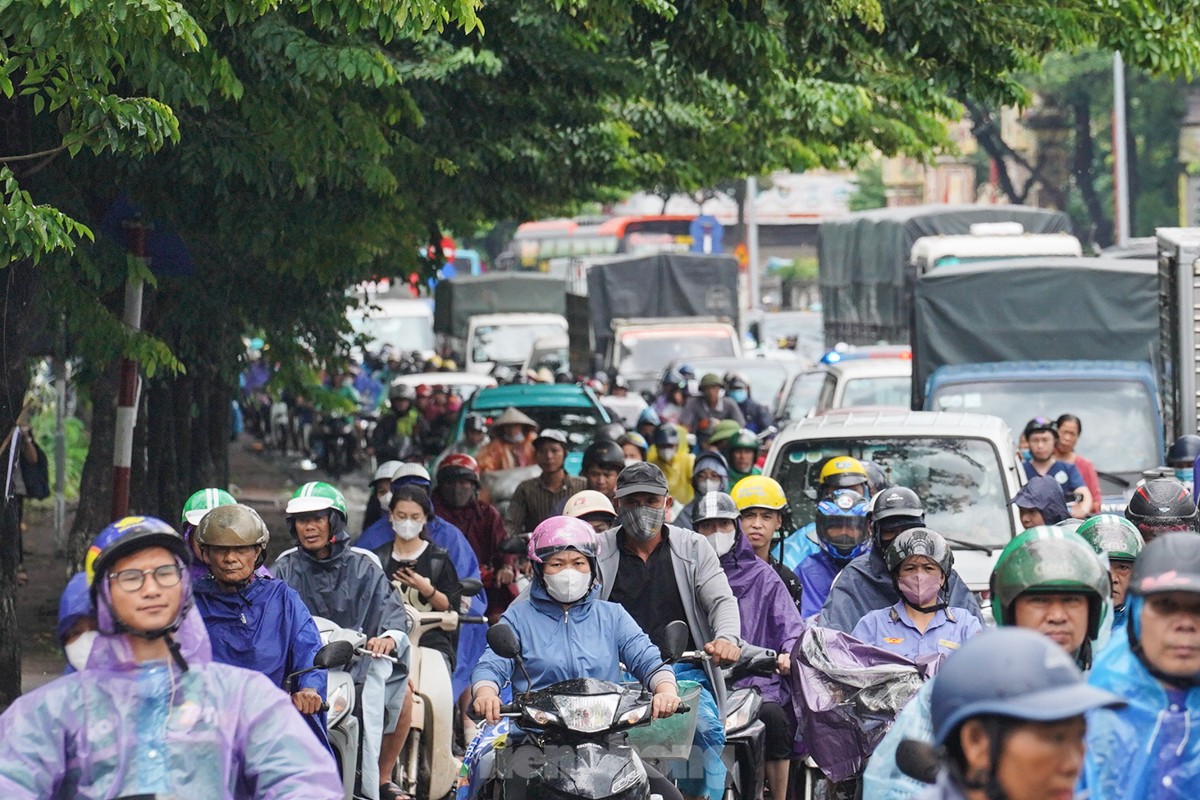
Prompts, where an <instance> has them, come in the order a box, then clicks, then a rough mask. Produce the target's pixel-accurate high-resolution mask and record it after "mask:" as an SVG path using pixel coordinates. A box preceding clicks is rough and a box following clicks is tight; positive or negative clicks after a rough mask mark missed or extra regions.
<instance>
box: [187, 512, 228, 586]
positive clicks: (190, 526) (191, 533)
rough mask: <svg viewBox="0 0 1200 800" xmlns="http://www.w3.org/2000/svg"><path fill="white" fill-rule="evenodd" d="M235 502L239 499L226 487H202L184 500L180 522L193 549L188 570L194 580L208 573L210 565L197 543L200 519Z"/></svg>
mask: <svg viewBox="0 0 1200 800" xmlns="http://www.w3.org/2000/svg"><path fill="white" fill-rule="evenodd" d="M235 503H237V500H235V499H234V497H233V495H231V494H230V493H229V492H227V491H225V490H224V489H201V490H200V491H198V492H193V493H192V494H191V496H189V497H188V499H187V500H185V501H184V503H183V514H182V515H181V516H180V519H179V524H180V525H181V526H182V527H181V530H182V531H183V540H184V541H185V542H187V543H188V547H189V548H191V551H192V563H191V565H190V566H189V567H188V571H189V572H191V573H192V580H198V579H200V578H203V577H204V576H205V575H207V574H208V565H207V564H205V563H204V561H203V560H202V559H201V558H200V545H199V544H197V543H196V539H195V533H196V526H197V525H199V524H200V520H202V519H204V515H205V514H207V513H208V512H209V511H212V510H213V509H214V508H217V507H218V506H231V505H234V504H235Z"/></svg>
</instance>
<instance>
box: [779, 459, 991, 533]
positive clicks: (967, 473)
mask: <svg viewBox="0 0 1200 800" xmlns="http://www.w3.org/2000/svg"><path fill="white" fill-rule="evenodd" d="M844 455H850V456H853V457H854V458H857V459H859V460H860V461H864V462H865V461H874V462H875V463H876V464H878V465H879V466H880V467H882V468H883V471H884V473H885V474H886V475H887V476H888V479H889V480H890V481H891V482H892V483H895V484H897V485H900V486H907V487H908V488H910V489H912V490H913V491H914V492H916V493H917V495H918V496H919V497H920V498H921V501H922V502H923V503H924V504H925V522H926V525H928V526H929V527H930V528H932V529H933V530H935V531H938V532H939V533H941V534H944V535H945V536H947V537H949V538H951V539H958V540H960V541H964V542H972V543H975V544H980V545H987V546H993V545H994V546H999V547H1003V546H1004V544H1005V543H1007V542H1008V540H1009V539H1011V538H1012V536H1013V534H1014V530H1013V522H1012V515H1011V513H1010V510H1009V506H1008V499H1009V498H1008V496H1007V494H1006V492H1005V489H1004V479H1003V471H1002V469H1001V456H1000V454H999V453H997V452H996V449H995V448H994V447H993V446H992V445H991V443H989V442H988V441H987V440H984V439H966V438H958V437H899V436H897V437H877V438H872V437H864V438H855V439H851V440H846V439H842V440H838V439H823V440H820V441H816V442H801V441H797V442H792V443H790V444H787V445H785V449H784V451H783V452H782V453H780V457H779V459H778V461H777V462H776V464H775V470H774V476H773V477H774V478H775V479H776V480H777V481H779V483H780V484H781V485H782V486H783V490H784V492H785V493H786V494H787V497H788V505H789V507H790V508H791V512H792V520H793V522H794V523H795V525H796V527H797V529H799V528H801V527H803V526H805V525H807V524H808V523H810V522H812V521H813V504H814V501H813V500H812V499H811V498H810V497H809V490H812V492H813V493H814V494H815V490H816V487H817V480H818V477H819V476H820V473H821V468H822V467H823V466H824V465H825V462H826V461H827V460H828V459H829V458H830V457H831V456H844Z"/></svg>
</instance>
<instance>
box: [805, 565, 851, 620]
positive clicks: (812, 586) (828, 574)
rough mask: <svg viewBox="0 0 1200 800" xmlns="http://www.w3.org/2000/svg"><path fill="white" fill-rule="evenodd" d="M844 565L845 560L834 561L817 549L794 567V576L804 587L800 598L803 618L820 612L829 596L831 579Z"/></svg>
mask: <svg viewBox="0 0 1200 800" xmlns="http://www.w3.org/2000/svg"><path fill="white" fill-rule="evenodd" d="M845 565H846V562H844V561H834V560H833V556H831V555H829V553H826V552H825V551H824V550H818V551H817V552H815V553H813V554H812V555H810V556H809V557H808V558H806V559H804V560H803V561H801V562H800V566H798V567H796V576H797V577H799V578H800V586H801V587H802V588H803V589H804V596H803V597H801V599H800V613H801V614H803V615H804V618H805V619H808V618H809V617H812V616H815V615H816V614H817V613H819V612H820V610H821V606H823V605H825V598H827V597H829V589H830V587H831V586H833V579H834V578H836V577H837V576H838V573H839V572H841V571H842V567H844V566H845Z"/></svg>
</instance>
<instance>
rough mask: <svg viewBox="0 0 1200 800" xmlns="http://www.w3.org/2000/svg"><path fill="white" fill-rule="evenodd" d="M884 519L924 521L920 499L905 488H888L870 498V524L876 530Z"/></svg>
mask: <svg viewBox="0 0 1200 800" xmlns="http://www.w3.org/2000/svg"><path fill="white" fill-rule="evenodd" d="M885 519H905V520H915V521H918V522H924V521H925V506H924V505H922V504H921V498H919V497H917V493H916V492H914V491H913V490H912V489H909V488H908V487H907V486H889V487H888V488H886V489H884V490H883V491H882V492H880V493H879V494H877V495H875V496H874V497H873V498H871V522H872V524H874V525H875V527H876V528H878V527H879V523H880V522H882V521H883V520H885Z"/></svg>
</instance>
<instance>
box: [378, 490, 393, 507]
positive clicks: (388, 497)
mask: <svg viewBox="0 0 1200 800" xmlns="http://www.w3.org/2000/svg"><path fill="white" fill-rule="evenodd" d="M376 497H378V498H379V507H380V508H387V507H388V506H390V505H391V504H392V493H391V492H384V493H383V494H380V495H376Z"/></svg>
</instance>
